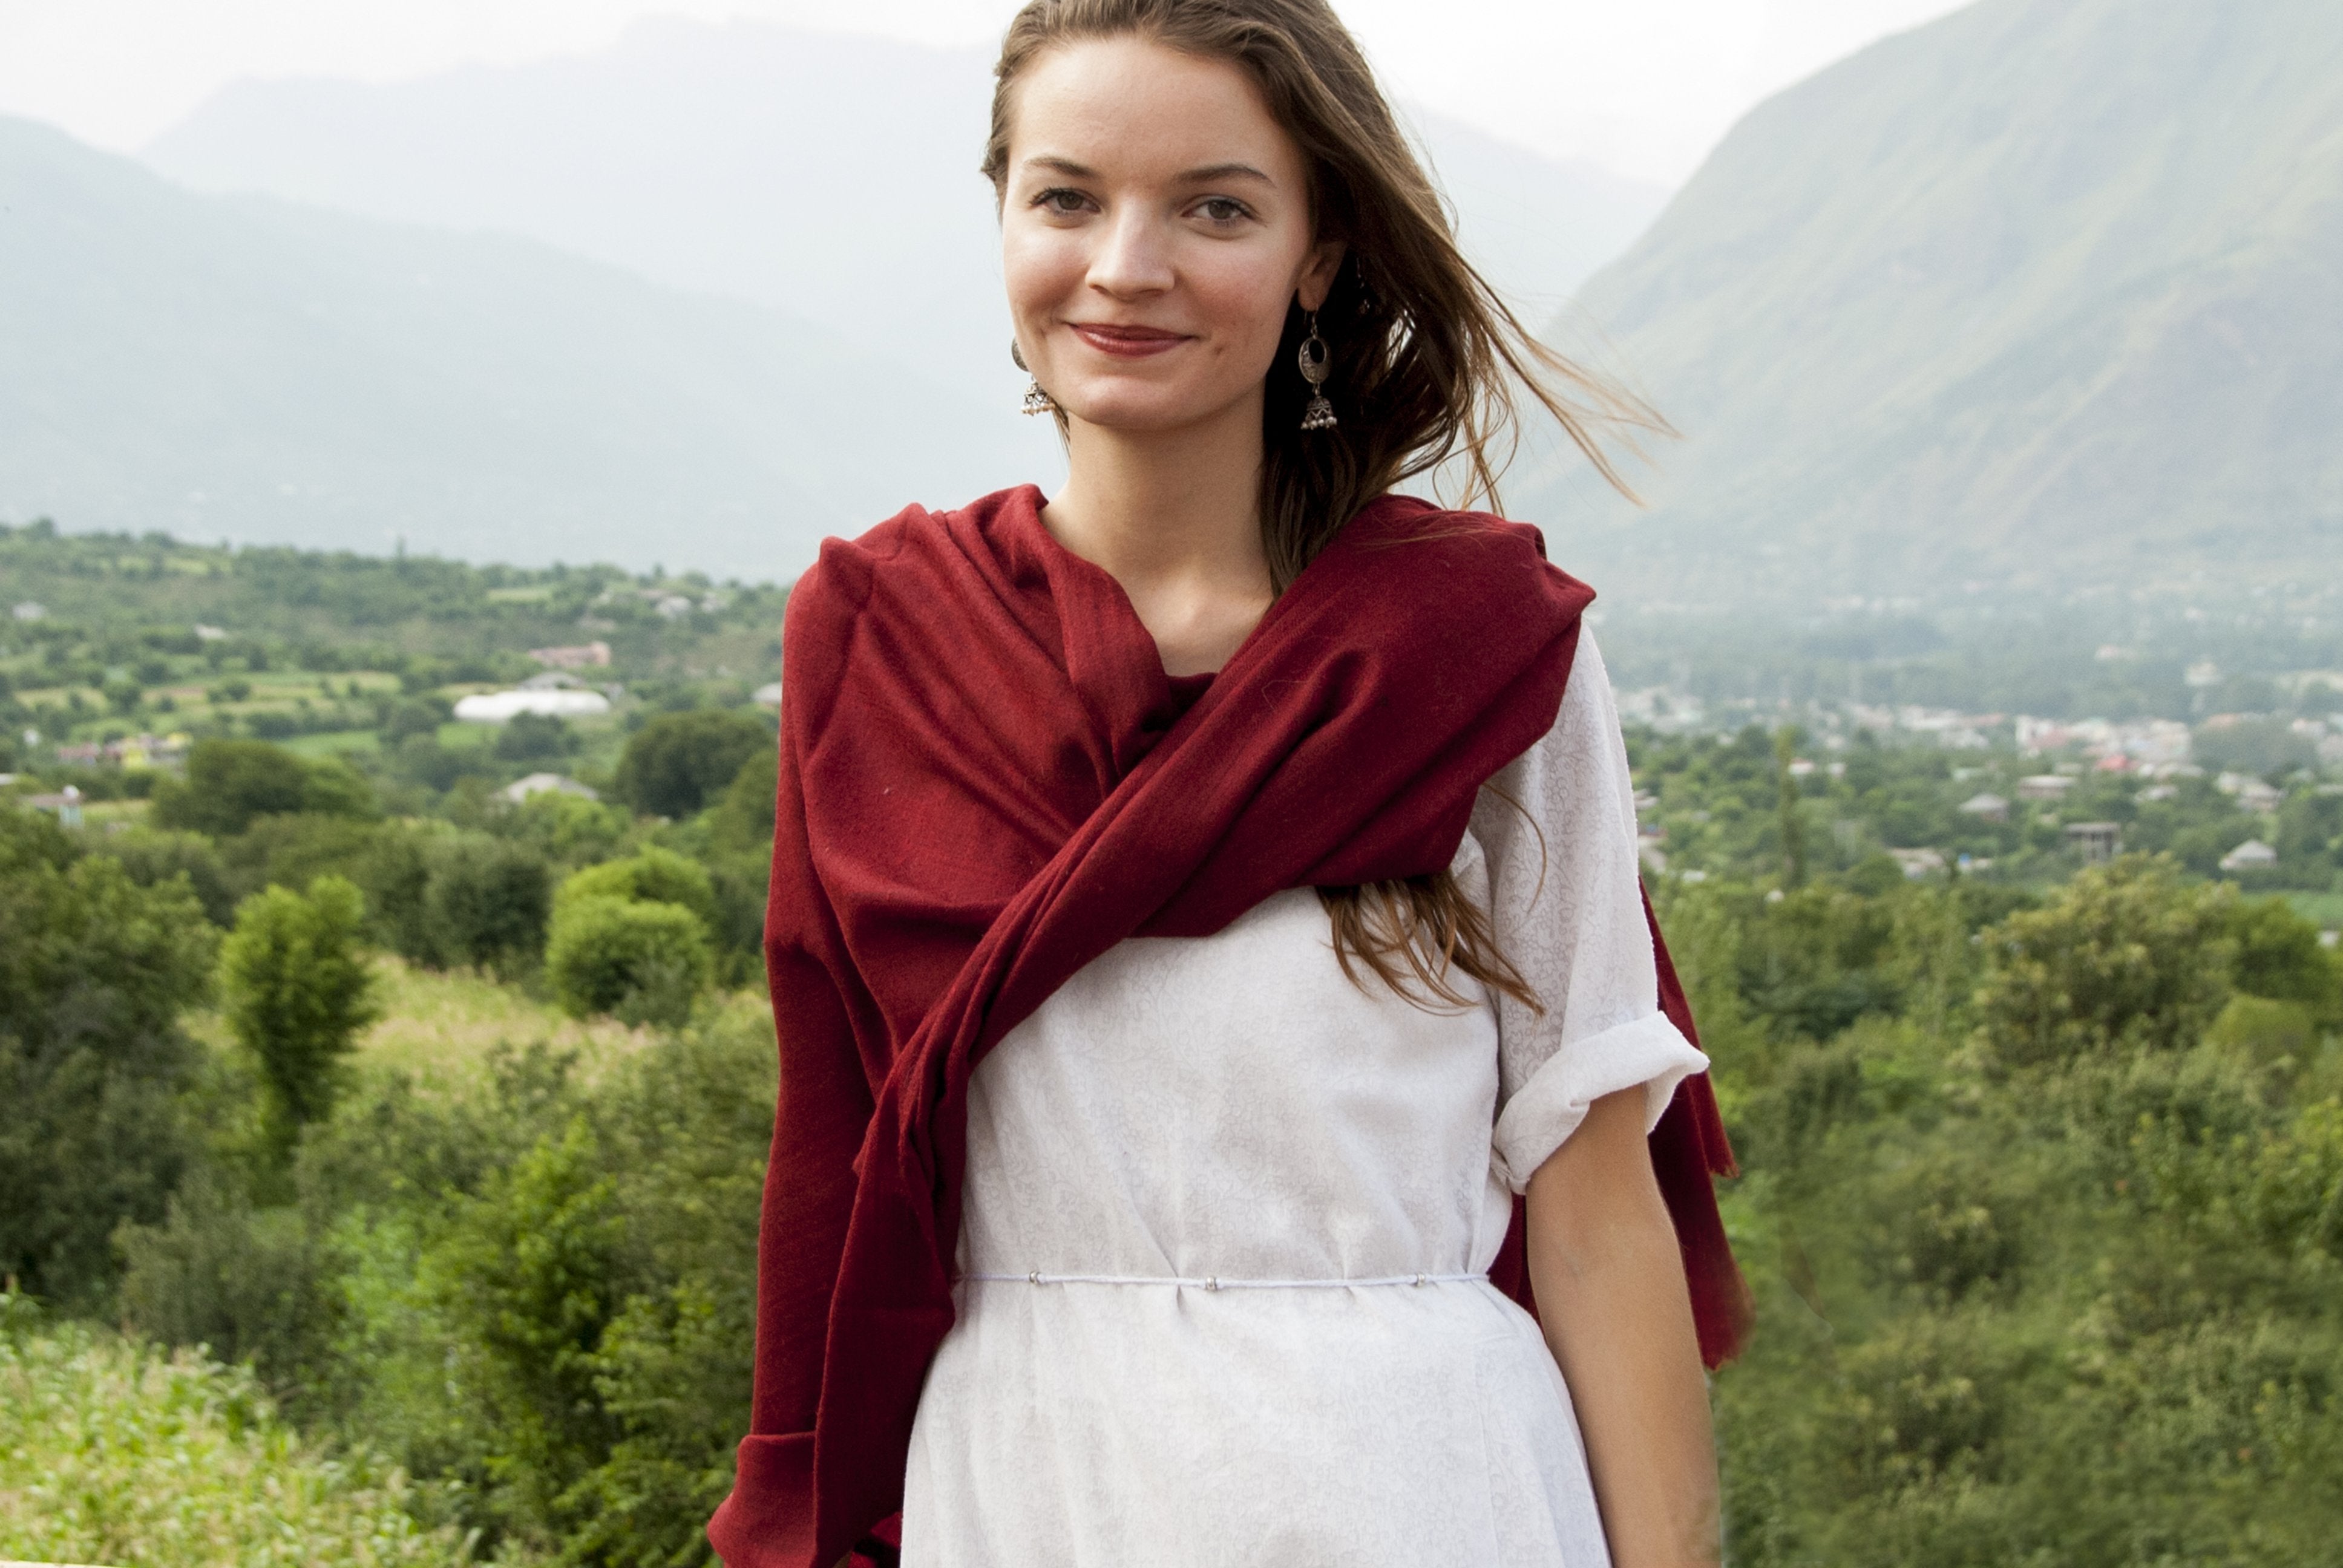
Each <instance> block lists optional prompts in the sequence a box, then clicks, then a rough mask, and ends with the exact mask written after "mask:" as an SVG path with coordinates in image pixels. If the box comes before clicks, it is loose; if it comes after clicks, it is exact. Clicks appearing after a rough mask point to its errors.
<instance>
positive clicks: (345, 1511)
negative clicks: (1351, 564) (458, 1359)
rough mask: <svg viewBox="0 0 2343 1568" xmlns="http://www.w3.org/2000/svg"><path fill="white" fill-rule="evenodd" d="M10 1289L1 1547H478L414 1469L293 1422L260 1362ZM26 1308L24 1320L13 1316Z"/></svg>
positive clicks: (284, 1552)
mask: <svg viewBox="0 0 2343 1568" xmlns="http://www.w3.org/2000/svg"><path fill="white" fill-rule="evenodd" d="M29 1316H30V1313H29V1309H27V1308H26V1307H25V1305H24V1304H23V1302H22V1299H21V1298H18V1297H13V1296H0V1557H11V1558H25V1559H31V1560H34V1561H43V1562H57V1563H65V1562H72V1563H123V1564H128V1563H136V1564H139V1565H140V1568H277V1565H283V1568H294V1565H296V1564H297V1565H299V1568H387V1565H389V1564H411V1565H414V1568H427V1565H437V1564H440V1563H451V1564H452V1563H459V1562H462V1561H465V1560H466V1553H464V1552H463V1550H462V1544H461V1543H460V1542H459V1541H458V1539H457V1537H456V1535H455V1533H454V1532H453V1531H452V1530H447V1529H440V1530H426V1529H425V1528H423V1527H422V1526H420V1525H418V1524H417V1523H416V1522H415V1520H414V1518H413V1516H412V1515H411V1514H410V1513H408V1512H407V1507H406V1506H405V1504H406V1503H407V1499H408V1497H409V1495H410V1493H411V1489H410V1487H409V1486H408V1484H407V1481H406V1479H405V1477H404V1476H402V1475H400V1474H398V1473H397V1472H395V1471H390V1470H387V1469H385V1468H382V1467H380V1466H377V1465H376V1464H374V1463H372V1462H369V1461H367V1459H365V1458H364V1457H363V1456H357V1455H350V1454H330V1453H327V1452H325V1451H322V1450H320V1449H318V1448H317V1447H315V1446H313V1445H310V1444H307V1443H305V1442H301V1441H300V1440H299V1439H297V1437H296V1436H295V1435H294V1434H293V1433H292V1432H291V1431H290V1430H289V1429H287V1427H285V1426H284V1425H282V1424H281V1423H279V1422H278V1421H277V1418H276V1416H275V1414H274V1413H273V1412H272V1411H271V1410H270V1408H269V1405H268V1402H267V1400H266V1397H265V1396H264V1395H263V1394H262V1393H261V1392H260V1391H259V1389H258V1387H257V1385H256V1383H255V1382H253V1379H252V1377H251V1374H250V1373H248V1372H245V1371H242V1370H240V1369H236V1368H231V1367H224V1366H221V1365H218V1364H217V1363H216V1362H211V1361H209V1360H207V1359H206V1358H205V1357H203V1356H201V1355H200V1354H197V1353H196V1352H189V1351H180V1352H163V1351H160V1350H156V1349H154V1348H151V1347H148V1346H144V1345H140V1344H137V1343H136V1342H127V1341H124V1340H121V1339H119V1338H116V1336H114V1335H112V1334H110V1333H106V1332H103V1331H99V1330H94V1329H92V1328H89V1327H88V1326H86V1325H84V1324H79V1323H63V1324H57V1325H54V1326H48V1327H37V1326H34V1325H32V1324H30V1323H28V1322H25V1321H23V1320H25V1319H27V1318H29ZM10 1320H15V1321H13V1322H12V1321H10Z"/></svg>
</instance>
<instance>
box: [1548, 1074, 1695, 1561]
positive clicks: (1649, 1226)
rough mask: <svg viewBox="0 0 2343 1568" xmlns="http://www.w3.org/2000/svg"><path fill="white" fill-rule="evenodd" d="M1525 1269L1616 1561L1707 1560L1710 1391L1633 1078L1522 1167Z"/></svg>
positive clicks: (1641, 1096) (1641, 1094)
mask: <svg viewBox="0 0 2343 1568" xmlns="http://www.w3.org/2000/svg"><path fill="white" fill-rule="evenodd" d="M1529 1270H1530V1284H1531V1287H1532V1289H1534V1291H1535V1292H1537V1304H1538V1316H1539V1317H1540V1319H1541V1320H1542V1321H1543V1322H1544V1326H1545V1341H1546V1344H1547V1346H1548V1347H1549V1348H1550V1349H1552V1350H1553V1352H1554V1360H1555V1362H1558V1363H1559V1364H1560V1365H1561V1367H1562V1375H1563V1378H1564V1382H1568V1383H1569V1385H1570V1393H1571V1399H1572V1401H1573V1402H1574V1404H1575V1405H1576V1406H1577V1408H1578V1422H1579V1430H1580V1432H1582V1433H1583V1434H1584V1438H1585V1441H1586V1457H1587V1462H1588V1464H1589V1466H1590V1468H1591V1469H1592V1470H1593V1472H1594V1495H1595V1501H1596V1502H1597V1503H1598V1504H1599V1505H1600V1506H1601V1508H1602V1511H1603V1527H1604V1533H1605V1534H1606V1535H1607V1536H1609V1538H1610V1543H1611V1561H1612V1563H1614V1565H1615V1568H1662V1565H1664V1568H1680V1565H1684V1564H1695V1563H1698V1564H1713V1563H1717V1562H1718V1561H1719V1557H1720V1551H1721V1546H1720V1535H1719V1529H1718V1518H1717V1481H1716V1445H1715V1439H1714V1437H1713V1435H1712V1434H1711V1432H1710V1430H1709V1418H1708V1390H1707V1385H1706V1383H1705V1382H1704V1379H1703V1377H1702V1373H1701V1364H1700V1346H1699V1342H1698V1341H1697V1340H1696V1339H1695V1338H1694V1333H1693V1322H1692V1302H1691V1300H1690V1298H1689V1297H1688V1296H1687V1295H1686V1294H1685V1291H1684V1263H1683V1261H1682V1260H1681V1259H1680V1258H1679V1257H1678V1256H1677V1254H1676V1236H1675V1229H1674V1225H1672V1224H1671V1223H1670V1221H1669V1220H1668V1211H1667V1207H1666V1204H1665V1203H1664V1201H1662V1199H1661V1197H1660V1189H1659V1183H1658V1182H1657V1181H1655V1180H1654V1177H1653V1175H1652V1161H1651V1155H1650V1152H1649V1150H1648V1149H1647V1147H1646V1145H1645V1142H1644V1091H1643V1089H1642V1088H1641V1087H1637V1088H1634V1089H1629V1090H1624V1091H1620V1092H1619V1093H1616V1094H1606V1095H1604V1097H1603V1098H1601V1099H1600V1100H1597V1101H1594V1105H1593V1106H1592V1107H1591V1108H1590V1109H1589V1110H1588V1111H1587V1112H1586V1120H1585V1121H1583V1122H1581V1123H1580V1124H1579V1126H1578V1128H1577V1130H1576V1131H1574V1132H1573V1133H1572V1134H1571V1136H1570V1137H1569V1138H1568V1139H1567V1140H1565V1141H1564V1143H1563V1145H1562V1147H1561V1148H1559V1149H1557V1150H1555V1151H1554V1154H1553V1156H1552V1157H1551V1158H1549V1159H1548V1160H1547V1161H1545V1163H1544V1164H1543V1165H1541V1166H1539V1167H1538V1169H1537V1172H1536V1174H1535V1175H1534V1176H1533V1177H1531V1179H1530V1184H1529Z"/></svg>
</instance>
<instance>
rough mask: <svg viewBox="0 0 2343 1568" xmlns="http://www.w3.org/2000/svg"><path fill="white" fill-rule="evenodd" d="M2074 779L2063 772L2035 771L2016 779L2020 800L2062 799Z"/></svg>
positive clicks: (2072, 786) (2073, 784) (2071, 787)
mask: <svg viewBox="0 0 2343 1568" xmlns="http://www.w3.org/2000/svg"><path fill="white" fill-rule="evenodd" d="M2074 787H2075V781H2074V780H2073V779H2069V778H2068V777H2067V776H2066V775H2065V774H2064V773H2035V774H2031V775H2029V776H2027V777H2026V778H2024V779H2019V780H2018V781H2017V798H2018V799H2021V800H2064V799H2066V791H2067V790H2069V789H2073V788H2074Z"/></svg>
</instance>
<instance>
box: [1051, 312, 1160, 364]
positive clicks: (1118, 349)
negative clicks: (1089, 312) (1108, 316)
mask: <svg viewBox="0 0 2343 1568" xmlns="http://www.w3.org/2000/svg"><path fill="white" fill-rule="evenodd" d="M1067 326H1069V327H1071V328H1072V329H1073V333H1074V336H1075V337H1079V338H1081V340H1082V341H1083V342H1084V343H1087V344H1089V345H1090V346H1091V347H1093V348H1095V349H1097V350H1098V351H1099V352H1100V353H1101V354H1112V355H1115V356H1117V357H1121V358H1125V359H1141V358H1144V357H1147V356H1149V355H1151V354H1161V353H1162V352H1163V351H1164V350H1165V349H1167V348H1176V347H1179V346H1180V345H1181V344H1182V343H1185V342H1187V341H1188V337H1187V335H1186V334H1184V333H1180V332H1166V331H1164V330H1163V329H1162V328H1161V327H1121V326H1117V325H1114V324H1113V323H1111V322H1102V321H1072V322H1068V323H1067Z"/></svg>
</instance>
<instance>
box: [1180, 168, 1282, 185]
mask: <svg viewBox="0 0 2343 1568" xmlns="http://www.w3.org/2000/svg"><path fill="white" fill-rule="evenodd" d="M1212 180H1259V181H1260V182H1261V183H1262V184H1263V185H1265V186H1273V185H1275V184H1276V183H1277V182H1276V181H1275V180H1273V179H1272V178H1270V177H1269V176H1267V175H1265V174H1263V173H1262V172H1261V170H1259V169H1257V168H1255V167H1253V166H1252V165H1251V164H1212V165H1208V166H1205V167H1203V168H1201V169H1190V170H1189V171H1188V172H1187V173H1186V174H1183V175H1182V176H1180V184H1182V185H1183V186H1184V185H1203V184H1206V183H1208V182H1210V181H1212Z"/></svg>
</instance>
